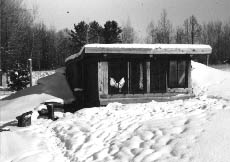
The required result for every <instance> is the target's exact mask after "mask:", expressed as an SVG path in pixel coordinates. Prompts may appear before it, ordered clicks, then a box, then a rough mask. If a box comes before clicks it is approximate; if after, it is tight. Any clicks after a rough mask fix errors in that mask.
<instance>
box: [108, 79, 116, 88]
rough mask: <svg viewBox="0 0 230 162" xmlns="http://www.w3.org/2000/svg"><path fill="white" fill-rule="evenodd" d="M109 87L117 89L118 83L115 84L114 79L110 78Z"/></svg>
mask: <svg viewBox="0 0 230 162" xmlns="http://www.w3.org/2000/svg"><path fill="white" fill-rule="evenodd" d="M110 86H111V87H115V88H118V83H117V82H116V80H115V79H114V78H110Z"/></svg>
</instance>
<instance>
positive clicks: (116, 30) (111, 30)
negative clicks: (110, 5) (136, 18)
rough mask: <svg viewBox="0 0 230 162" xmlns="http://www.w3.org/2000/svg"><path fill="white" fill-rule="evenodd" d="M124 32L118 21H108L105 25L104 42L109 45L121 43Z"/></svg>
mask: <svg viewBox="0 0 230 162" xmlns="http://www.w3.org/2000/svg"><path fill="white" fill-rule="evenodd" d="M121 32H122V30H121V28H120V27H119V26H118V23H117V22H116V21H107V22H106V23H105V24H104V31H103V37H104V42H105V43H106V44H109V43H120V42H121V38H120V34H121Z"/></svg>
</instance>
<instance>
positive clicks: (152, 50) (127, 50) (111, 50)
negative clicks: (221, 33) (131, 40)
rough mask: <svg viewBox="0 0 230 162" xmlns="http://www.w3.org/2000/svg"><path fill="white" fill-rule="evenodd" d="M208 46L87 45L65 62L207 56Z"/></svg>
mask: <svg viewBox="0 0 230 162" xmlns="http://www.w3.org/2000/svg"><path fill="white" fill-rule="evenodd" d="M211 53H212V48H211V46H210V45H203V44H87V45H85V46H84V47H83V48H82V50H81V51H80V52H79V53H77V54H74V55H71V56H69V57H68V58H67V59H66V60H65V62H68V61H69V60H73V59H75V58H79V57H80V56H83V55H84V54H95V56H97V55H98V54H107V55H113V54H123V55H124V54H132V55H135V54H136V55H185V54H188V55H201V54H205V55H209V54H211Z"/></svg>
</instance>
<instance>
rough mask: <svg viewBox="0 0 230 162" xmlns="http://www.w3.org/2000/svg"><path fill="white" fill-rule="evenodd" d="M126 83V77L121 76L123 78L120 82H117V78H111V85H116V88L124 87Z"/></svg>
mask: <svg viewBox="0 0 230 162" xmlns="http://www.w3.org/2000/svg"><path fill="white" fill-rule="evenodd" d="M124 85H125V78H124V77H123V78H121V80H120V81H119V83H117V82H116V80H115V79H114V78H110V86H111V87H115V88H119V89H121V88H123V87H124Z"/></svg>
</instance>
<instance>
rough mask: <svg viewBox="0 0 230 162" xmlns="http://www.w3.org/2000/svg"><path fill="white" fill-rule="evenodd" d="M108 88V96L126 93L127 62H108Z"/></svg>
mask: <svg viewBox="0 0 230 162" xmlns="http://www.w3.org/2000/svg"><path fill="white" fill-rule="evenodd" d="M108 66H109V80H108V84H109V85H108V87H109V93H110V94H118V93H127V87H128V86H127V85H128V80H127V78H128V77H127V70H128V66H127V62H125V61H121V62H109V64H108Z"/></svg>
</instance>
